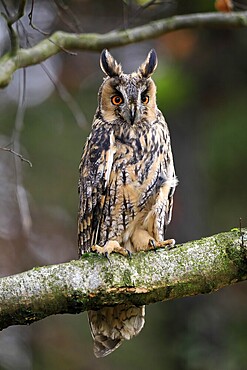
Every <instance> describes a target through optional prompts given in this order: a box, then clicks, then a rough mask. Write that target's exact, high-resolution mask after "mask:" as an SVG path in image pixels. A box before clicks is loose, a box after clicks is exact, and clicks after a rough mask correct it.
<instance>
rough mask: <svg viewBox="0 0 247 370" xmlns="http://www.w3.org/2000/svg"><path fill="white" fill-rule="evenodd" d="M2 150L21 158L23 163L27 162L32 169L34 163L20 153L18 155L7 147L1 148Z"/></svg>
mask: <svg viewBox="0 0 247 370" xmlns="http://www.w3.org/2000/svg"><path fill="white" fill-rule="evenodd" d="M0 150H4V151H6V152H9V153H12V154H14V155H16V156H17V157H19V158H20V160H21V161H23V162H26V163H28V164H29V166H30V167H32V162H31V161H29V159H26V158H24V157H23V156H22V155H21V154H20V153H17V152H16V151H15V150H13V149H11V148H7V147H0Z"/></svg>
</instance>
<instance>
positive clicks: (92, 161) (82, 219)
mask: <svg viewBox="0 0 247 370" xmlns="http://www.w3.org/2000/svg"><path fill="white" fill-rule="evenodd" d="M114 153H115V147H114V136H113V133H112V132H109V130H107V129H106V128H104V127H102V126H101V127H98V128H95V129H94V130H93V131H92V133H91V135H90V136H89V138H88V140H87V143H86V145H85V148H84V152H83V155H82V159H81V163H80V168H79V171H80V176H79V196H80V204H79V214H78V243H79V254H80V255H81V254H82V253H84V252H89V251H90V248H91V246H92V245H93V244H94V243H95V242H96V240H97V234H98V231H99V226H100V221H101V217H102V209H103V207H104V202H105V197H106V192H107V186H108V183H109V178H110V174H111V169H112V163H113V157H114Z"/></svg>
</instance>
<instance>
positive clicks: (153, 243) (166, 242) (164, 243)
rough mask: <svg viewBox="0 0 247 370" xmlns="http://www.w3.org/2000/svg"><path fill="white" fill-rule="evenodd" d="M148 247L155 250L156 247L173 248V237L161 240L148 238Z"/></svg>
mask: <svg viewBox="0 0 247 370" xmlns="http://www.w3.org/2000/svg"><path fill="white" fill-rule="evenodd" d="M148 244H149V249H153V250H154V251H156V249H157V248H166V249H167V250H170V249H173V248H175V239H167V240H163V241H162V242H156V241H155V240H154V239H150V240H149V243H148Z"/></svg>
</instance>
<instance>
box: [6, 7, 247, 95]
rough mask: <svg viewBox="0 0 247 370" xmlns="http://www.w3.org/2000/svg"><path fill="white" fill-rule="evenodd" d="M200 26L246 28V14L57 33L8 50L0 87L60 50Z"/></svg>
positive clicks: (89, 47)
mask: <svg viewBox="0 0 247 370" xmlns="http://www.w3.org/2000/svg"><path fill="white" fill-rule="evenodd" d="M200 27H225V28H232V27H235V28H237V27H247V11H243V12H236V13H216V12H215V13H198V14H188V15H178V16H173V17H170V18H165V19H161V20H158V21H153V22H150V23H147V24H145V25H143V26H139V27H135V28H130V29H125V30H120V31H117V30H115V31H111V32H108V33H105V34H97V33H88V34H75V33H66V32H62V31H57V32H55V33H54V34H52V35H51V36H50V37H48V38H47V39H44V40H43V41H41V42H39V43H38V44H37V45H35V46H33V47H31V48H28V49H17V50H16V51H15V52H13V50H12V51H11V52H9V53H7V54H5V55H4V56H3V57H2V58H1V59H0V88H3V87H6V86H7V85H8V84H9V83H10V81H11V78H12V75H13V73H14V72H15V71H16V70H17V69H19V68H24V67H27V66H31V65H34V64H38V63H41V62H43V61H45V60H46V59H48V58H50V57H51V56H53V55H55V54H57V53H59V52H60V51H66V50H67V51H69V50H81V51H83V50H90V51H101V50H102V49H103V48H111V47H117V46H123V45H127V44H133V43H136V42H140V41H143V40H148V39H152V38H156V37H159V36H161V35H164V34H165V33H168V32H172V31H176V30H180V29H185V28H200Z"/></svg>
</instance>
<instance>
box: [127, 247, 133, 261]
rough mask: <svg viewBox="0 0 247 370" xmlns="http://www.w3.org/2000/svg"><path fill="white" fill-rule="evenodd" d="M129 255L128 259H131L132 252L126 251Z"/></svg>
mask: <svg viewBox="0 0 247 370" xmlns="http://www.w3.org/2000/svg"><path fill="white" fill-rule="evenodd" d="M126 251H127V253H128V257H129V258H130V259H131V258H132V253H131V251H129V250H128V249H126Z"/></svg>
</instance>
